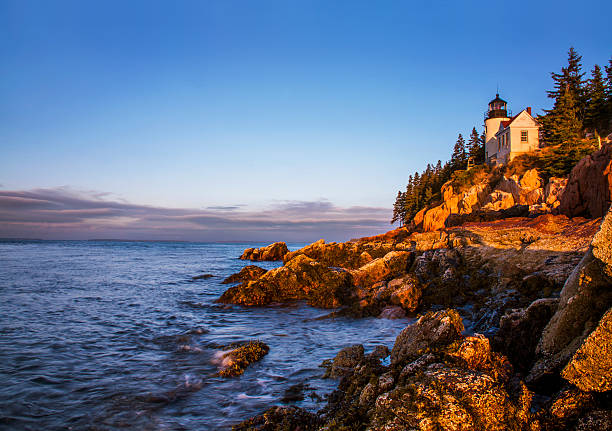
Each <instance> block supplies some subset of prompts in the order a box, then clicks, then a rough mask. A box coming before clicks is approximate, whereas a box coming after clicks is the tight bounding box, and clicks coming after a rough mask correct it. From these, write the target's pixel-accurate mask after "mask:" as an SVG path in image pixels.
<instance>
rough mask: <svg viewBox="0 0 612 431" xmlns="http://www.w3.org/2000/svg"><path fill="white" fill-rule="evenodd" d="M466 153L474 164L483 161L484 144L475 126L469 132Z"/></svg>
mask: <svg viewBox="0 0 612 431" xmlns="http://www.w3.org/2000/svg"><path fill="white" fill-rule="evenodd" d="M468 154H469V156H470V157H471V158H472V160H473V161H474V163H475V164H477V165H479V164H482V163H484V146H483V144H482V142H481V140H480V135H478V131H477V130H476V127H474V128H472V133H470V139H469V140H468Z"/></svg>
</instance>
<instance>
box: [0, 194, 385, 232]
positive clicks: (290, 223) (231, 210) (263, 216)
mask: <svg viewBox="0 0 612 431" xmlns="http://www.w3.org/2000/svg"><path fill="white" fill-rule="evenodd" d="M389 216H390V210H389V209H387V208H375V207H359V206H354V207H349V208H342V207H338V206H335V205H334V204H332V203H331V202H329V201H326V200H319V201H313V202H310V201H286V202H274V203H272V204H271V205H270V206H269V207H267V208H264V209H262V210H257V211H255V210H249V209H248V208H246V207H245V206H244V205H228V206H209V207H206V209H189V208H164V207H156V206H147V205H135V204H130V203H128V202H125V201H123V200H121V199H119V198H113V197H112V195H110V194H107V193H100V192H78V191H75V190H72V189H69V188H66V187H62V188H54V189H35V190H28V191H10V190H0V237H20V238H43V239H91V238H121V239H147V240H149V239H153V240H154V239H160V240H191V241H241V240H242V241H276V240H283V241H312V240H316V239H318V238H325V239H328V240H346V239H349V238H353V237H357V236H364V235H373V234H376V233H380V232H384V231H385V230H388V229H389V224H388V220H389Z"/></svg>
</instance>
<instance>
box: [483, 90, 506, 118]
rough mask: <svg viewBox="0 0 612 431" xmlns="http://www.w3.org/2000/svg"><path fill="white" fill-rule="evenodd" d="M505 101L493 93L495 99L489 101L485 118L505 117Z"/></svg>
mask: <svg viewBox="0 0 612 431" xmlns="http://www.w3.org/2000/svg"><path fill="white" fill-rule="evenodd" d="M506 105H507V103H506V101H505V100H504V99H502V98H500V97H499V94H496V95H495V99H493V100H491V101H490V102H489V110H488V111H487V118H504V117H505V118H507V117H508V111H507V109H506Z"/></svg>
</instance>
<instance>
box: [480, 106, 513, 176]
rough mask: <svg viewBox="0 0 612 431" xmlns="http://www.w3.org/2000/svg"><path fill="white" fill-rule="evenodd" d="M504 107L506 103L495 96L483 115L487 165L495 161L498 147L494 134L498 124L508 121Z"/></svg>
mask: <svg viewBox="0 0 612 431" xmlns="http://www.w3.org/2000/svg"><path fill="white" fill-rule="evenodd" d="M506 106H507V103H506V101H505V100H503V99H501V98H500V97H499V94H496V95H495V99H493V100H491V101H490V102H489V109H488V110H487V113H486V114H485V160H486V161H487V163H489V164H491V163H495V161H496V160H497V152H498V150H499V145H498V142H497V138H496V137H495V134H496V133H497V131H498V130H499V124H500V123H501V122H502V121H507V120H509V119H510V118H508V111H507V108H506Z"/></svg>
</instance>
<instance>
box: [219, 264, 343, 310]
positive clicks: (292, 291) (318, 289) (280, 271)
mask: <svg viewBox="0 0 612 431" xmlns="http://www.w3.org/2000/svg"><path fill="white" fill-rule="evenodd" d="M349 288H350V274H349V273H348V272H347V271H344V270H341V269H334V268H329V267H326V266H324V265H321V264H320V263H318V262H316V261H314V260H313V259H310V258H308V257H306V256H305V255H300V256H298V257H296V258H294V259H292V260H291V261H289V262H288V263H287V264H286V265H284V266H281V267H280V268H276V269H273V270H270V271H268V272H266V273H265V274H263V275H262V276H261V277H259V278H257V279H256V280H253V281H248V282H243V283H241V284H239V285H238V286H234V287H231V288H229V289H228V290H227V291H226V292H225V293H224V294H223V295H222V296H221V297H220V298H219V299H218V300H217V302H219V303H230V304H238V305H244V306H262V305H267V304H271V303H274V302H289V301H298V300H306V301H308V303H309V304H311V305H313V306H317V307H321V308H335V307H339V306H340V305H341V304H343V303H344V302H345V298H346V297H348V296H349V295H350V289H349Z"/></svg>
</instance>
